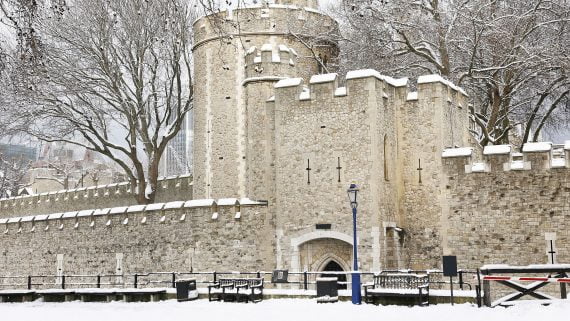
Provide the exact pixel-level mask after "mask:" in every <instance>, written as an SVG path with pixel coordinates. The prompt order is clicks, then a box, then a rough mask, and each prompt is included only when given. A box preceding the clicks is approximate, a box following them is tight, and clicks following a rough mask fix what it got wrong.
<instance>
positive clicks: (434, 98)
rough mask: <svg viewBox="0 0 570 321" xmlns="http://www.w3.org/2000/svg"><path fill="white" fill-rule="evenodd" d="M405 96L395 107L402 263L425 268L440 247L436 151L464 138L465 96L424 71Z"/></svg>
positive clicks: (439, 166)
mask: <svg viewBox="0 0 570 321" xmlns="http://www.w3.org/2000/svg"><path fill="white" fill-rule="evenodd" d="M405 94H406V93H402V94H401V95H405ZM405 99H406V100H405V103H404V104H401V105H400V106H399V107H400V109H399V115H400V122H401V127H400V129H401V131H400V144H399V146H400V149H399V151H400V158H399V159H400V163H401V164H402V165H403V166H402V167H401V171H402V174H401V175H402V180H401V184H400V185H399V188H400V189H401V197H400V202H401V207H400V208H401V215H400V220H399V221H398V222H399V224H400V225H401V226H402V227H403V228H404V234H403V235H401V237H402V238H403V239H402V243H403V245H404V247H405V251H404V255H403V261H404V262H403V265H404V266H405V267H410V268H414V269H426V268H432V267H434V266H438V265H439V264H440V261H441V255H442V254H443V253H444V252H445V247H446V246H445V243H444V242H445V235H444V233H445V231H446V230H447V228H446V225H447V223H446V220H445V217H446V214H445V213H444V211H445V206H442V205H443V204H442V203H443V202H445V200H444V198H443V195H442V189H444V187H443V186H442V183H441V182H442V177H443V173H442V171H443V167H442V161H441V153H442V151H443V150H444V149H445V148H447V147H453V146H455V145H458V146H464V145H466V144H467V143H468V136H469V134H468V132H467V130H466V126H467V124H468V112H467V96H466V94H465V93H464V92H463V91H462V90H461V89H460V88H458V87H456V86H454V85H453V84H451V83H449V82H447V81H445V80H444V79H442V78H441V77H439V76H423V77H420V78H419V79H418V92H415V93H409V92H408V93H407V95H406V96H405Z"/></svg>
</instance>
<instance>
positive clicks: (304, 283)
mask: <svg viewBox="0 0 570 321" xmlns="http://www.w3.org/2000/svg"><path fill="white" fill-rule="evenodd" d="M307 283H308V282H307V271H305V272H303V288H304V289H305V290H307V289H308V288H309V286H308V284H307Z"/></svg>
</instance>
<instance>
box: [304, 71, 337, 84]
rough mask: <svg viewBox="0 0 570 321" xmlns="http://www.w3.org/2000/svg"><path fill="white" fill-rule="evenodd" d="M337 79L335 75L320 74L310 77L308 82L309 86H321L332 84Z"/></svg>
mask: <svg viewBox="0 0 570 321" xmlns="http://www.w3.org/2000/svg"><path fill="white" fill-rule="evenodd" d="M337 77H338V75H337V74H335V73H333V74H321V75H314V76H312V77H311V80H310V81H309V83H310V84H322V83H327V82H333V81H335V80H336V78H337Z"/></svg>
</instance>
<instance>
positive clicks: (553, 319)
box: [0, 299, 570, 321]
mask: <svg viewBox="0 0 570 321" xmlns="http://www.w3.org/2000/svg"><path fill="white" fill-rule="evenodd" d="M569 317H570V300H569V301H566V302H555V303H553V304H552V305H550V306H540V305H535V304H521V305H518V306H514V307H510V308H502V307H499V308H494V309H490V308H481V309H478V308H477V307H476V306H473V305H470V304H462V305H455V306H453V307H452V306H450V305H432V306H430V307H423V308H422V307H413V308H409V307H400V306H375V305H369V304H363V305H361V306H355V305H352V304H351V303H350V302H339V303H334V304H317V303H316V302H315V301H314V300H303V299H279V300H266V301H263V302H261V303H257V304H252V303H248V304H245V303H224V302H208V300H197V301H192V302H183V303H178V302H176V301H175V300H169V301H163V302H156V303H124V302H111V303H81V302H68V303H43V302H31V303H0V320H3V321H4V320H6V321H16V320H26V321H35V320H38V321H39V320H41V321H52V320H53V321H66V320H73V321H90V320H93V321H115V320H117V321H126V320H136V321H162V320H168V321H176V320H228V321H240V320H244V321H246V320H247V321H285V320H287V321H290V320H291V321H304V320H307V321H308V320H318V321H334V320H339V321H341V320H342V321H353V320H371V321H372V320H389V321H390V320H405V321H414V320H421V321H426V320H442V321H448V320H460V321H470V320H474V321H475V320H477V321H510V320H513V321H515V320H516V321H525V320H529V321H530V320H532V321H536V320H548V321H557V320H569Z"/></svg>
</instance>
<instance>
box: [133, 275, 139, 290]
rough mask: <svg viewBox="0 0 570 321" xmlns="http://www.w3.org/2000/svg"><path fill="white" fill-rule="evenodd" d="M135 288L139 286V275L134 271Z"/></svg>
mask: <svg viewBox="0 0 570 321" xmlns="http://www.w3.org/2000/svg"><path fill="white" fill-rule="evenodd" d="M134 287H135V289H138V287H139V275H138V274H137V273H135V284H134Z"/></svg>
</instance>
